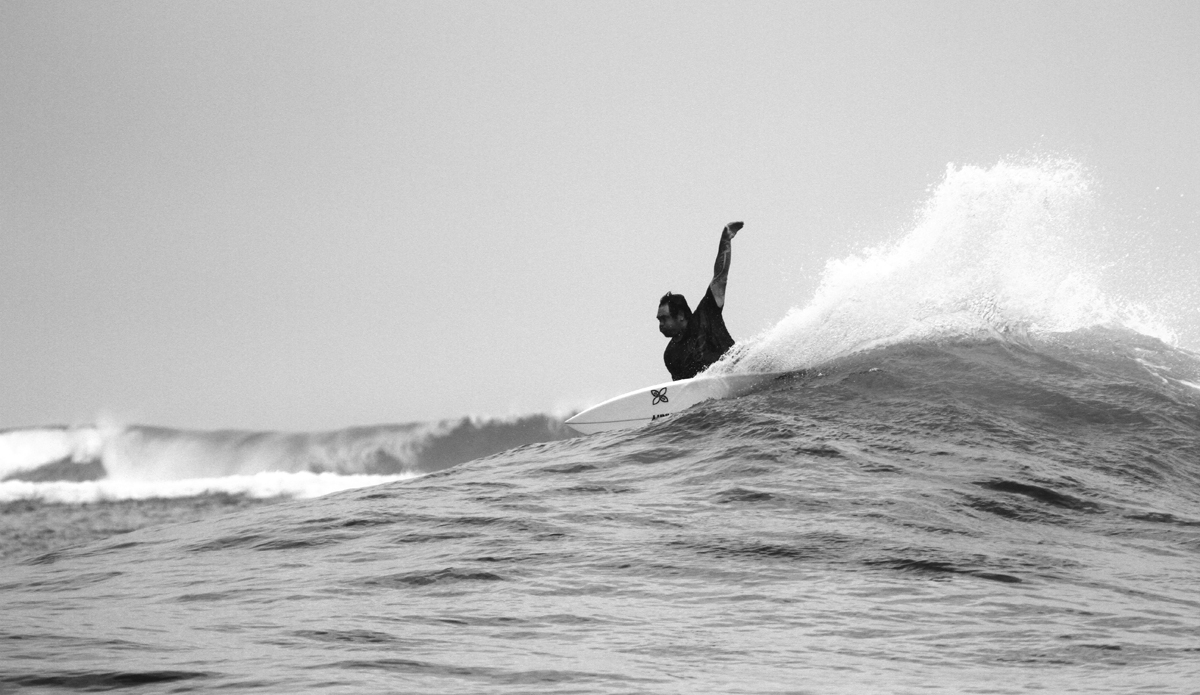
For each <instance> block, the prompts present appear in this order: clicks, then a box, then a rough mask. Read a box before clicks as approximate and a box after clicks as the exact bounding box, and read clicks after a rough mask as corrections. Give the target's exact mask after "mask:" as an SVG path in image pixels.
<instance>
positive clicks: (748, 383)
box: [567, 372, 795, 434]
mask: <svg viewBox="0 0 1200 695" xmlns="http://www.w3.org/2000/svg"><path fill="white" fill-rule="evenodd" d="M788 374H795V372H763V373H757V374H725V375H721V376H703V375H701V376H697V377H692V378H691V379H680V380H679V381H668V382H665V383H662V384H655V385H654V386H647V387H646V388H643V389H638V390H637V391H630V392H629V393H626V394H622V395H620V396H617V397H616V398H610V399H608V400H607V401H604V402H603V403H601V404H599V405H594V406H592V407H591V408H588V409H587V410H585V411H583V412H581V413H579V414H578V415H575V416H574V417H572V418H570V419H568V420H567V424H568V425H570V426H571V427H572V428H574V429H575V431H577V432H582V433H583V434H593V433H595V432H604V431H607V430H619V429H627V428H630V427H641V426H642V425H646V424H649V423H651V422H654V421H655V420H661V419H663V418H666V417H670V416H672V415H674V414H676V413H678V412H679V411H681V410H684V409H685V408H690V407H692V406H693V405H696V404H697V403H702V402H704V401H707V400H710V399H713V398H731V397H734V396H740V395H743V394H745V393H748V392H750V391H752V390H754V389H755V388H756V387H758V386H761V385H763V384H765V383H767V382H769V381H772V380H773V379H778V378H779V377H782V376H786V375H788Z"/></svg>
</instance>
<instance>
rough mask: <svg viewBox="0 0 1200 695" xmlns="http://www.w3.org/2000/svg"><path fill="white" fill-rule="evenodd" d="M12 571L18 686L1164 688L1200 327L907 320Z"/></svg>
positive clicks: (1197, 570) (1179, 633)
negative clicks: (752, 381)
mask: <svg viewBox="0 0 1200 695" xmlns="http://www.w3.org/2000/svg"><path fill="white" fill-rule="evenodd" d="M11 570H12V571H8V570H6V575H5V579H4V584H3V586H2V587H0V589H2V591H0V596H2V597H3V598H0V601H6V600H7V601H9V602H10V606H8V607H4V608H3V610H4V614H5V624H4V625H3V626H2V627H0V633H3V634H2V635H0V636H3V637H14V636H15V637H20V639H7V640H5V642H6V644H9V645H10V647H9V650H10V655H9V657H8V658H6V659H5V660H4V663H3V665H0V683H4V684H9V685H13V684H21V683H30V682H32V680H31V679H37V680H38V683H42V684H47V683H50V684H56V685H58V686H60V688H62V689H84V687H83V686H85V685H86V686H88V687H92V686H96V687H98V685H97V684H101V685H102V684H103V683H102V682H107V681H110V680H113V679H120V678H125V679H127V680H128V679H136V678H164V679H169V680H186V681H188V682H187V683H180V684H179V685H181V686H183V685H186V686H187V687H198V688H200V689H205V690H209V689H218V688H235V689H238V690H240V691H256V690H262V691H264V692H265V691H278V690H280V689H286V690H290V691H301V690H302V691H304V692H335V691H336V692H344V691H347V690H352V691H371V690H379V689H389V688H392V689H397V688H398V689H405V690H420V691H422V692H435V691H436V692H511V693H518V692H535V691H537V692H543V691H544V692H551V691H553V692H562V691H568V690H570V691H587V692H612V693H617V692H630V691H637V692H680V691H683V690H687V691H697V692H751V691H752V692H774V691H784V690H788V689H794V687H795V685H796V683H797V682H804V683H805V684H806V687H808V688H811V689H812V690H813V691H814V692H876V691H878V690H879V688H884V689H886V690H888V691H889V692H955V693H983V692H987V693H997V692H999V693H1010V692H1013V693H1015V692H1025V691H1027V690H1041V691H1045V692H1088V693H1126V692H1136V691H1139V689H1141V688H1150V687H1152V686H1153V687H1156V688H1159V689H1161V690H1163V691H1176V692H1183V691H1187V690H1188V689H1190V688H1193V687H1194V685H1195V683H1197V682H1200V661H1197V659H1196V658H1195V654H1196V651H1197V650H1200V637H1198V635H1200V610H1198V609H1200V588H1198V587H1197V584H1196V582H1195V577H1196V576H1200V358H1198V357H1197V355H1195V354H1193V353H1190V352H1187V351H1183V350H1179V349H1176V348H1172V347H1169V346H1167V345H1165V344H1164V343H1162V342H1160V341H1158V340H1157V339H1154V338H1150V337H1147V336H1144V335H1141V334H1137V333H1133V332H1130V331H1127V330H1120V329H1109V328H1093V329H1086V330H1081V331H1075V332H1071V333H1066V334H1059V335H1056V336H1054V337H1052V338H1029V337H1026V338H1022V339H1021V340H1009V339H1003V340H1002V339H983V340H975V339H956V340H938V341H920V342H908V343H902V344H897V345H892V346H888V347H885V348H878V349H875V350H869V351H865V352H860V353H857V354H855V355H851V356H848V357H845V358H843V359H841V360H836V361H834V362H831V363H827V364H825V365H822V366H821V367H820V368H819V369H817V370H813V371H811V372H809V373H808V374H806V375H796V376H795V377H794V378H791V379H785V380H782V381H779V382H776V383H773V384H772V385H771V386H770V387H768V388H765V389H763V390H761V391H759V392H756V393H754V394H751V395H748V396H745V397H742V398H737V399H730V400H724V401H714V402H708V403H705V404H701V405H700V406H697V407H695V408H693V409H690V410H688V411H686V412H685V413H683V414H681V415H679V416H677V417H675V418H671V419H668V420H663V421H660V422H658V423H654V424H652V425H650V426H648V427H646V428H643V429H639V430H632V431H626V432H618V433H610V434H604V435H596V436H592V437H583V438H574V439H569V440H565V441H555V442H545V443H540V444H534V445H530V446H525V447H521V448H518V449H514V450H511V451H508V452H505V453H502V454H499V455H497V456H493V457H491V458H487V459H482V460H476V461H473V462H470V463H466V464H463V465H460V466H456V467H453V468H449V469H446V470H442V471H439V472H437V473H433V474H430V475H426V476H423V477H420V478H415V479H411V480H405V481H400V482H394V483H389V484H386V485H382V486H377V487H372V488H369V489H361V490H351V491H347V492H343V493H340V494H336V495H330V496H327V497H323V498H321V499H316V500H306V501H301V502H293V503H290V504H276V505H273V506H269V507H260V508H256V509H252V510H249V511H245V512H240V513H235V514H232V515H229V516H225V517H222V518H219V519H215V520H209V521H206V522H205V523H203V524H185V525H179V526H167V527H158V528H153V529H145V530H142V531H137V532H134V533H131V534H126V535H123V536H120V537H117V538H114V539H110V540H109V541H106V542H103V543H100V544H95V545H92V546H85V547H82V548H76V549H67V550H59V551H56V552H52V553H49V554H46V555H42V556H39V557H34V558H31V559H29V560H27V561H26V562H25V563H23V564H21V565H19V566H14V567H12V568H11ZM279 577H286V580H281V579H278V578H279ZM47 586H53V587H54V590H53V593H52V594H48V593H47V591H46V587H47ZM99 597H102V598H99ZM145 597H154V599H155V600H153V601H146V600H145ZM298 601H299V603H297V602H298ZM301 605H302V609H301V610H297V606H301ZM114 606H120V607H121V611H120V613H119V615H117V614H114V612H113V610H112V609H113V607H114ZM114 621H115V623H114ZM166 626H171V627H170V628H167V627H166ZM180 626H186V627H180ZM213 631H216V632H213ZM114 633H119V634H120V635H121V640H114V639H113V638H112V635H113V634H114ZM211 634H220V636H221V638H220V640H213V639H209V638H207V637H205V635H211ZM60 635H70V640H69V641H68V642H63V641H62V638H61V637H60ZM263 645H271V646H270V654H269V658H259V656H256V655H259V654H261V653H262V651H261V650H262V649H264V648H266V647H264V646H263ZM68 652H69V654H68ZM68 657H69V658H68ZM60 662H61V663H69V664H71V666H70V669H69V670H67V669H66V668H65V667H59V666H56V664H57V663H60ZM105 679H107V680H105ZM114 682H115V681H114Z"/></svg>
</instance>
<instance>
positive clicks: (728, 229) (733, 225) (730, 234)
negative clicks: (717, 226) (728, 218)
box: [721, 222, 742, 239]
mask: <svg viewBox="0 0 1200 695" xmlns="http://www.w3.org/2000/svg"><path fill="white" fill-rule="evenodd" d="M741 228H742V223H741V222H730V223H729V224H727V225H725V231H724V232H721V236H723V237H725V238H726V239H732V238H734V237H735V236H737V233H738V230H739V229H741Z"/></svg>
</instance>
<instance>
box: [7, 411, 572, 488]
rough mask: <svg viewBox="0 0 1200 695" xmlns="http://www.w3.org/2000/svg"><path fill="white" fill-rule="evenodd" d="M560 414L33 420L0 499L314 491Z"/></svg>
mask: <svg viewBox="0 0 1200 695" xmlns="http://www.w3.org/2000/svg"><path fill="white" fill-rule="evenodd" d="M569 436H572V433H571V432H570V431H569V430H568V429H567V428H566V427H565V426H564V425H562V422H561V419H560V418H557V417H552V416H549V415H532V416H527V417H521V418H515V419H510V420H498V419H472V418H463V419H461V420H451V421H444V422H437V423H416V424H399V425H377V426H369V427H353V428H348V429H342V430H334V431H329V432H253V431H241V430H223V431H196V430H180V429H172V428H166V427H150V426H144V425H134V426H128V427H97V426H84V427H38V428H28V429H19V430H9V431H6V432H0V502H8V501H13V500H17V499H38V500H43V501H48V502H61V503H86V502H93V501H97V500H116V499H146V498H150V497H166V498H170V497H180V496H191V495H200V494H209V493H231V494H242V495H247V496H251V497H268V496H278V495H284V496H291V497H311V496H315V495H320V494H327V493H329V492H334V491H338V490H343V489H348V488H352V487H361V486H364V485H376V484H379V483H380V482H389V481H393V480H400V479H403V478H408V477H412V476H415V475H420V474H423V473H429V472H432V471H435V470H440V469H443V468H447V467H449V466H453V465H455V464H458V463H462V462H464V461H470V460H473V459H477V458H481V457H484V456H489V455H492V454H496V453H499V452H501V451H505V450H508V449H511V448H514V447H517V446H521V445H525V444H531V443H535V442H542V441H549V440H555V439H563V438H566V437H569Z"/></svg>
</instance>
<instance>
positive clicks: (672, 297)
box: [658, 292, 692, 321]
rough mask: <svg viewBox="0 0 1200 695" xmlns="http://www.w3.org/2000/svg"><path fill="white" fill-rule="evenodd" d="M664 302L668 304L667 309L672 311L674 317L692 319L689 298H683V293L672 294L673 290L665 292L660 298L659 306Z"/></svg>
mask: <svg viewBox="0 0 1200 695" xmlns="http://www.w3.org/2000/svg"><path fill="white" fill-rule="evenodd" d="M663 304H666V305H667V311H669V312H671V316H672V318H675V319H680V318H683V319H685V320H687V321H691V320H692V310H691V309H690V308H688V305H687V300H686V299H684V298H683V295H682V294H672V293H671V292H668V293H666V294H664V295H663V296H662V299H660V300H658V305H659V306H662V305H663Z"/></svg>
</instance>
